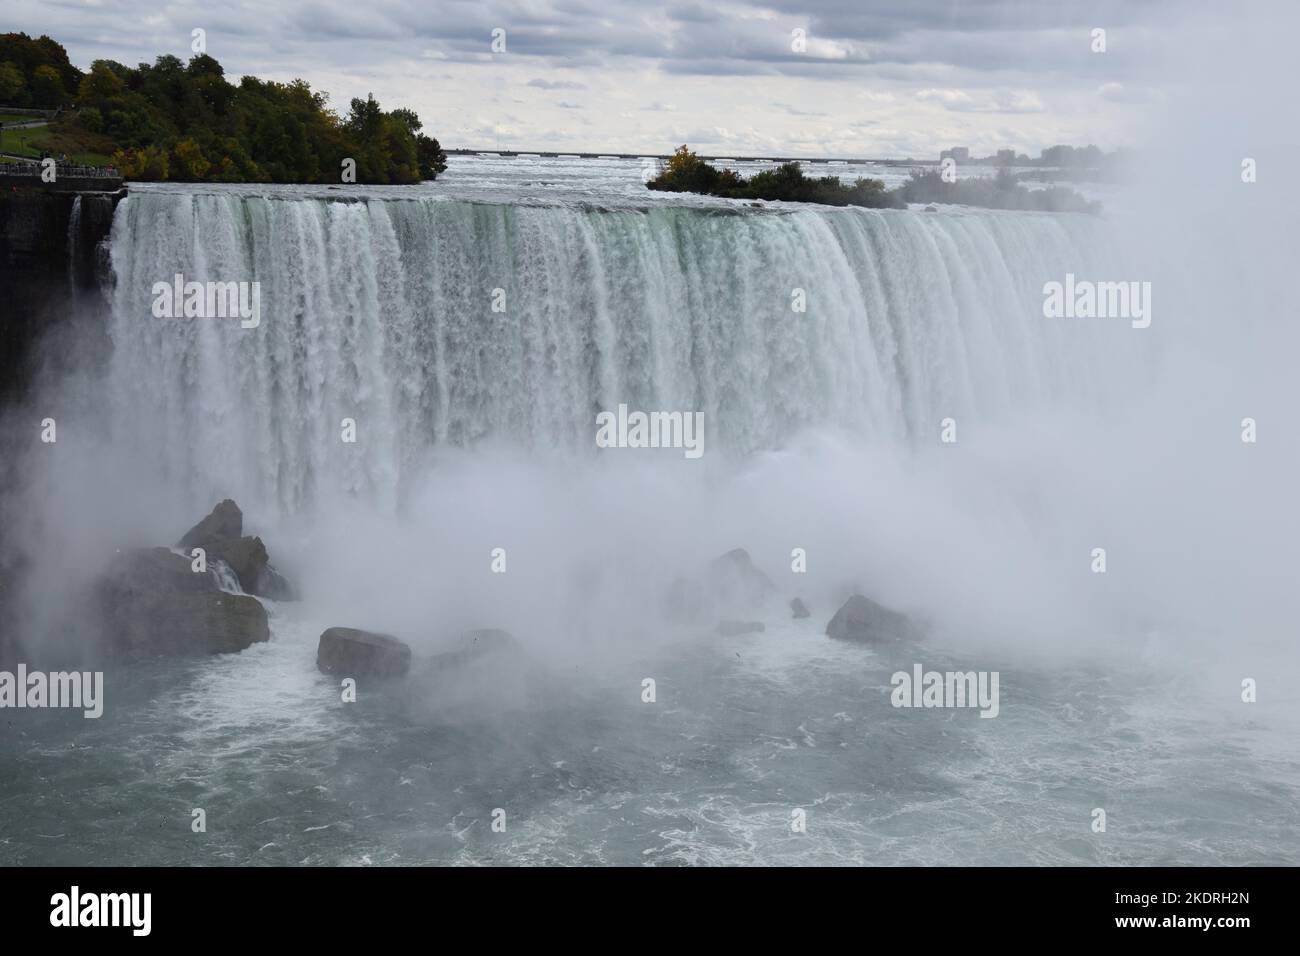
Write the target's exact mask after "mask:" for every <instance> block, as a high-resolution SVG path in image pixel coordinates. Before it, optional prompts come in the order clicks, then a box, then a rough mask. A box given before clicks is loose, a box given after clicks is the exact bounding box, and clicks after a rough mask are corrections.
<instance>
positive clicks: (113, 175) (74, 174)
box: [0, 161, 122, 179]
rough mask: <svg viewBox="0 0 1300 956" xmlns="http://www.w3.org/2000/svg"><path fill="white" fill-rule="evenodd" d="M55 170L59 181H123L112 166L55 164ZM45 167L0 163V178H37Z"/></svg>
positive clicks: (32, 164) (38, 163) (36, 162)
mask: <svg viewBox="0 0 1300 956" xmlns="http://www.w3.org/2000/svg"><path fill="white" fill-rule="evenodd" d="M54 169H55V171H56V175H57V177H58V178H59V179H63V178H68V179H121V178H122V174H121V173H120V172H118V171H117V169H115V168H114V167H112V166H76V165H73V164H71V163H55V164H54ZM44 171H45V167H44V166H43V165H42V164H41V163H40V162H38V161H33V162H30V163H0V176H37V177H39V176H40V175H41V173H42V172H44Z"/></svg>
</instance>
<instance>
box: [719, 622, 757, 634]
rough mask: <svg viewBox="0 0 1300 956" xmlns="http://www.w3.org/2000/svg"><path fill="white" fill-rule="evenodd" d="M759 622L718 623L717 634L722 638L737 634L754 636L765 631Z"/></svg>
mask: <svg viewBox="0 0 1300 956" xmlns="http://www.w3.org/2000/svg"><path fill="white" fill-rule="evenodd" d="M765 630H767V628H765V627H764V626H763V624H762V622H761V621H719V622H718V633H719V634H721V635H722V636H723V637H734V636H735V635H737V634H754V633H757V632H759V631H765Z"/></svg>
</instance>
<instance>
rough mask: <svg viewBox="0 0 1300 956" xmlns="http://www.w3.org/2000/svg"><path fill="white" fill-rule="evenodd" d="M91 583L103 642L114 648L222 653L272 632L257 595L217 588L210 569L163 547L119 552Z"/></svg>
mask: <svg viewBox="0 0 1300 956" xmlns="http://www.w3.org/2000/svg"><path fill="white" fill-rule="evenodd" d="M95 591H96V598H97V601H98V605H99V609H100V612H101V618H102V620H103V624H104V631H105V635H106V637H107V638H108V641H109V645H110V647H111V649H113V650H115V651H117V652H120V653H125V654H128V655H132V656H155V655H164V656H172V657H195V656H202V655H206V654H227V653H231V652H233V651H242V650H243V649H244V648H246V647H248V646H249V645H251V644H256V643H259V642H261V641H266V640H269V639H270V636H271V633H270V628H269V626H268V624H267V618H266V608H264V607H262V605H261V603H260V602H259V601H258V600H257V599H256V598H253V597H248V596H247V595H243V594H227V593H226V592H224V591H221V590H220V589H218V587H217V582H216V578H215V576H214V575H213V574H212V573H211V571H207V572H203V573H195V572H194V571H193V570H192V568H191V564H190V561H189V559H188V558H185V557H183V556H182V555H179V554H176V553H174V552H172V551H170V550H168V549H167V548H142V549H139V550H134V551H125V552H122V553H121V554H120V555H119V556H118V558H117V559H116V560H115V561H114V562H113V565H112V567H111V568H110V569H109V570H108V572H107V573H106V574H105V575H104V576H103V577H102V578H100V580H99V581H98V582H97V584H96V589H95Z"/></svg>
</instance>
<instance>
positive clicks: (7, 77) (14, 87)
mask: <svg viewBox="0 0 1300 956" xmlns="http://www.w3.org/2000/svg"><path fill="white" fill-rule="evenodd" d="M26 86H27V82H26V81H25V80H24V79H23V71H22V70H20V69H18V64H16V63H14V62H13V61H12V60H8V61H6V62H4V63H0V102H2V103H7V104H9V105H12V106H16V105H18V103H20V102H21V101H22V99H23V90H24V88H25V87H26Z"/></svg>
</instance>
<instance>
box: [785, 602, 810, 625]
mask: <svg viewBox="0 0 1300 956" xmlns="http://www.w3.org/2000/svg"><path fill="white" fill-rule="evenodd" d="M790 613H791V614H793V615H794V617H795V620H798V619H799V618H803V617H810V616H811V614H810V613H809V611H808V605H807V604H804V603H803V599H802V598H794V599H793V600H791V601H790Z"/></svg>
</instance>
